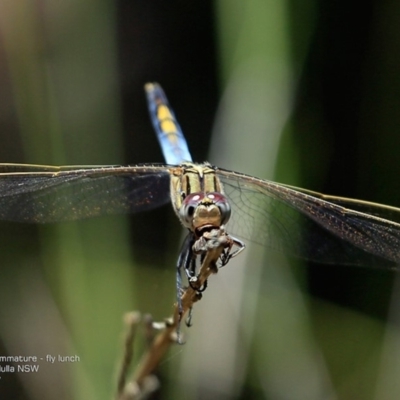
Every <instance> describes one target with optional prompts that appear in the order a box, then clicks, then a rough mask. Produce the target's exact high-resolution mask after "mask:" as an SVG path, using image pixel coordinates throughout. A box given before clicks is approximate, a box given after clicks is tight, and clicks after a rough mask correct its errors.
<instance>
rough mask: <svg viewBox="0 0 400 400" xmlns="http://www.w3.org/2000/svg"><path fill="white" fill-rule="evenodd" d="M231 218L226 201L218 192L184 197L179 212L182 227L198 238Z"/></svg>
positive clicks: (229, 207)
mask: <svg viewBox="0 0 400 400" xmlns="http://www.w3.org/2000/svg"><path fill="white" fill-rule="evenodd" d="M230 216H231V206H230V204H229V201H228V199H227V198H226V197H225V196H224V195H223V194H222V193H218V192H211V193H192V194H190V195H188V196H186V197H185V199H184V200H183V202H182V206H181V208H180V210H179V217H180V219H181V221H182V223H183V225H184V226H185V227H186V228H188V229H190V230H191V231H192V232H194V233H195V235H196V236H197V237H200V236H201V235H202V233H203V232H204V231H206V230H207V231H208V230H210V229H214V228H219V227H220V226H221V225H223V224H226V223H227V222H228V221H229V217H230Z"/></svg>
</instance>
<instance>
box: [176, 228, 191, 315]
mask: <svg viewBox="0 0 400 400" xmlns="http://www.w3.org/2000/svg"><path fill="white" fill-rule="evenodd" d="M193 243H194V236H193V234H192V233H189V234H188V235H187V236H186V238H185V240H184V242H183V244H182V249H181V252H180V254H179V257H178V262H177V265H176V296H177V302H178V309H179V320H181V318H182V314H183V308H182V301H181V294H182V293H181V292H182V275H181V271H182V268H183V269H184V270H185V271H187V270H188V268H189V267H190V264H191V263H192V260H193V250H192V247H193Z"/></svg>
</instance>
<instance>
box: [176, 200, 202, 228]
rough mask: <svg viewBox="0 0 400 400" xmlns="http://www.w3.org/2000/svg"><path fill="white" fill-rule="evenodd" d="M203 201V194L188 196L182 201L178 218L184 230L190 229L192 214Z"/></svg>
mask: <svg viewBox="0 0 400 400" xmlns="http://www.w3.org/2000/svg"><path fill="white" fill-rule="evenodd" d="M203 199H204V195H203V194H199V193H194V194H189V195H188V196H186V197H185V199H184V200H183V203H182V206H181V208H180V209H179V218H180V220H181V221H182V223H183V225H184V226H185V227H186V228H189V229H190V228H191V227H192V225H193V215H194V212H195V211H196V208H197V207H198V206H199V204H200V203H201V202H202V200H203Z"/></svg>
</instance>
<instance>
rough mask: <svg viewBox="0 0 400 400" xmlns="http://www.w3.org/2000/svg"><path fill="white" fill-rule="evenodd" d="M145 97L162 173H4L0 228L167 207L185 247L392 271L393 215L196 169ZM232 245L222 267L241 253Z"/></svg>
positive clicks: (179, 136) (96, 169) (20, 169)
mask: <svg viewBox="0 0 400 400" xmlns="http://www.w3.org/2000/svg"><path fill="white" fill-rule="evenodd" d="M145 91H146V94H147V100H148V105H149V113H150V117H151V120H152V123H153V125H154V128H155V131H156V134H157V137H158V140H159V142H160V145H161V148H162V150H163V153H164V157H165V161H166V163H165V164H150V163H149V164H139V165H129V166H118V165H109V166H46V165H27V164H0V219H1V220H9V221H17V222H24V223H54V222H61V221H69V220H79V219H83V218H89V217H97V216H101V215H105V214H113V213H136V212H141V211H148V210H151V209H154V208H156V207H159V206H161V205H164V204H166V203H172V206H173V208H174V210H175V212H176V215H177V217H178V219H179V220H180V221H181V223H182V225H183V226H184V227H185V228H186V229H187V231H188V232H189V234H188V237H189V239H187V240H188V241H189V242H190V243H192V242H193V241H195V240H197V239H198V238H200V237H201V236H202V235H203V234H204V232H207V231H210V229H212V228H215V227H216V228H219V227H221V226H223V227H225V226H226V229H227V230H228V231H229V233H230V234H234V235H235V236H238V237H240V238H241V239H243V240H248V241H251V242H255V243H259V244H261V245H263V246H267V247H269V248H272V249H275V250H277V251H279V252H283V253H285V254H287V255H289V256H294V257H298V258H303V259H306V260H310V261H313V262H317V263H324V264H342V265H359V266H367V267H375V268H384V269H396V268H398V265H399V264H400V252H399V249H400V209H399V208H395V207H391V206H387V205H382V204H377V203H372V202H367V201H362V200H355V199H349V198H343V197H335V196H330V195H324V194H321V193H317V192H313V191H309V190H306V189H302V188H297V187H293V186H289V185H285V184H281V183H276V182H273V181H269V180H264V179H260V178H256V177H253V176H250V175H246V174H244V173H240V172H234V171H231V170H227V169H223V168H219V167H216V166H212V165H210V164H208V163H200V164H198V163H194V162H193V161H192V158H191V155H190V152H189V149H188V146H187V143H186V140H185V138H184V135H183V133H182V129H181V128H180V126H179V124H178V122H177V119H176V117H175V114H174V112H173V110H172V108H171V107H170V106H169V103H168V100H167V98H166V96H165V94H164V92H163V90H162V88H161V86H160V85H158V84H156V83H149V84H146V86H145ZM234 243H235V250H229V249H228V250H227V253H226V254H225V256H226V258H225V259H224V260H221V262H222V264H223V263H224V262H225V263H226V262H227V261H228V259H229V258H230V257H232V256H235V255H237V254H238V253H239V252H240V251H241V250H242V249H243V248H244V243H243V242H241V241H240V240H239V239H236V238H234ZM188 257H189V258H190V255H188V253H185V252H183V253H182V252H181V256H180V260H179V261H178V265H187V266H188V265H190V262H189V261H188V259H187V258H188Z"/></svg>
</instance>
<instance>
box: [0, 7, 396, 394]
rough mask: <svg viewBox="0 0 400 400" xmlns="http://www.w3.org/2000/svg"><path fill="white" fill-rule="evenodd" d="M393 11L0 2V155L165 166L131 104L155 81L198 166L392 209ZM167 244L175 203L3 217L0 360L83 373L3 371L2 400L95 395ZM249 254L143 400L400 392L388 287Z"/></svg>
mask: <svg viewBox="0 0 400 400" xmlns="http://www.w3.org/2000/svg"><path fill="white" fill-rule="evenodd" d="M399 11H400V5H399V4H397V3H396V2H389V1H380V2H378V1H365V2H363V3H356V2H350V3H349V2H338V1H333V0H325V1H311V0H310V1H308V0H306V1H302V2H298V1H290V0H288V1H281V2H275V1H268V0H264V1H262V0H251V1H243V0H242V1H237V0H231V1H227V0H225V1H224V0H220V1H214V2H210V1H191V2H184V1H170V2H168V3H167V2H162V1H159V0H155V1H149V2H146V1H135V0H130V1H115V2H112V1H106V0H97V1H95V0H80V1H69V2H57V1H54V0H53V1H34V2H32V1H26V0H22V1H19V2H18V4H17V3H16V2H11V1H6V0H0V87H1V90H0V141H1V144H2V145H1V146H0V160H1V161H2V162H16V163H36V164H80V165H84V164H92V165H94V164H136V163H141V162H161V161H162V156H161V152H160V150H159V148H158V143H157V141H156V139H155V136H154V133H153V131H152V127H151V124H150V121H149V118H148V113H147V109H146V102H145V97H144V92H143V85H144V83H145V82H148V81H158V82H160V83H161V84H162V86H163V87H164V89H165V91H166V93H167V96H168V98H169V100H170V102H171V104H172V106H173V108H174V109H175V112H176V115H177V118H178V120H179V122H180V124H181V126H182V128H183V130H184V132H185V135H186V137H187V140H188V142H189V146H190V149H191V152H192V155H193V158H194V159H195V160H197V161H203V160H206V159H208V160H209V161H210V162H212V163H215V164H217V165H219V166H221V167H225V168H230V169H233V170H237V171H241V172H244V173H248V174H252V175H255V176H259V177H262V178H265V179H273V180H277V181H279V182H283V183H287V184H293V185H297V186H302V187H306V188H308V189H312V190H316V191H322V192H326V193H329V194H336V195H340V196H346V197H355V198H363V199H366V200H370V201H376V202H381V203H387V204H391V205H394V206H396V205H397V206H400V200H399V195H400V180H399V179H398V149H399V147H400V146H399V136H398V134H397V127H398V126H399V125H400V124H399V122H400V121H399V119H400V113H399V112H398V109H399V106H400V104H399V102H400V81H399V78H398V67H399V63H400V50H399V49H400V46H399V44H400V43H399V42H400V30H399V28H398V27H399V26H400V21H399V18H400V12H399ZM181 237H182V235H181V230H180V227H179V224H178V222H177V221H176V218H175V216H174V215H173V212H172V210H171V207H164V208H162V209H160V210H155V211H152V212H148V213H144V214H142V215H135V216H107V217H102V218H97V219H94V220H87V221H82V222H76V223H75V222H74V223H63V224H55V225H51V226H47V225H46V226H33V225H22V224H13V223H6V222H2V223H1V224H0V355H36V356H38V357H45V356H46V355H48V354H50V355H53V356H54V355H58V354H60V355H75V354H76V355H78V356H79V357H80V362H79V363H74V364H72V363H70V364H66V363H54V364H49V363H47V364H46V363H44V362H41V363H40V370H39V372H37V373H29V374H23V373H14V374H11V373H3V374H0V377H1V379H0V398H1V399H3V398H4V399H41V400H46V399H55V398H57V399H85V400H88V399H96V400H99V399H110V398H111V397H112V395H113V392H114V387H115V376H116V365H117V360H118V359H119V357H120V355H121V337H122V336H121V335H122V331H123V327H122V315H123V313H124V312H126V311H129V310H134V309H135V310H139V311H141V312H143V313H145V312H150V313H152V314H153V316H154V318H155V319H162V318H164V317H166V316H168V315H169V314H170V312H171V309H172V303H173V301H174V296H175V293H174V290H175V281H174V279H175V271H174V266H175V262H176V257H177V254H178V251H179V246H180V242H181V239H182V238H181ZM246 253H247V254H246V255H244V256H243V257H242V256H240V257H239V258H238V259H237V260H235V263H233V262H232V264H231V263H229V266H227V267H226V268H224V269H223V270H221V271H220V273H219V274H218V276H217V277H216V278H215V279H213V280H212V281H211V280H210V285H209V286H210V287H209V289H208V290H207V292H206V293H205V296H204V299H203V300H202V301H201V302H200V303H199V304H197V305H196V308H195V310H194V326H193V328H192V329H190V330H188V331H186V339H187V344H186V345H185V346H181V347H178V346H175V347H173V348H172V350H171V351H170V353H169V355H168V356H167V358H166V359H165V361H163V363H162V365H161V368H160V369H161V371H160V376H161V382H162V390H161V391H160V392H159V393H158V394H157V395H156V398H160V399H161V398H162V399H172V398H173V399H261V398H263V399H272V400H275V399H279V400H281V399H285V400H286V399H288V400H289V399H290V400H291V399H295V400H297V399H307V400H312V399H324V400H325V399H329V400H330V399H349V400H350V399H351V400H355V399H362V400H368V399H377V400H382V399H398V398H399V396H400V380H399V379H398V376H400V375H399V374H400V365H399V361H398V360H400V354H398V353H399V348H400V346H399V344H400V343H399V335H398V333H399V332H398V325H399V320H398V317H397V314H398V311H397V306H398V302H399V293H398V286H399V285H398V283H397V282H396V274H394V273H391V272H387V271H376V270H367V269H362V268H350V267H346V266H322V265H315V264H306V265H292V264H290V265H289V264H288V262H287V261H286V260H284V259H283V257H281V256H280V255H276V254H273V253H267V254H264V253H263V249H260V248H257V247H256V246H251V245H250V246H249V248H248V250H247V252H246ZM138 344H139V346H138V348H137V351H138V354H140V352H141V351H142V348H141V347H140V343H138Z"/></svg>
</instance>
